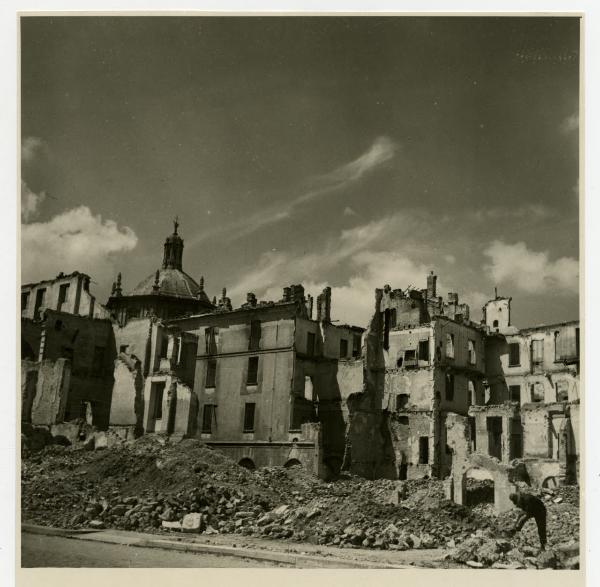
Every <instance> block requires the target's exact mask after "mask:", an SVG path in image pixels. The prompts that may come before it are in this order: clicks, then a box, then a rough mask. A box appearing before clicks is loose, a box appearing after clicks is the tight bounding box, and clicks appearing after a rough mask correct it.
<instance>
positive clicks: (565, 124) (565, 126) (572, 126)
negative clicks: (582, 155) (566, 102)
mask: <svg viewBox="0 0 600 587" xmlns="http://www.w3.org/2000/svg"><path fill="white" fill-rule="evenodd" d="M560 130H561V132H562V133H564V134H571V133H574V132H578V131H579V113H577V112H574V113H573V114H571V115H570V116H567V117H566V118H565V119H564V120H563V121H562V122H561V123H560Z"/></svg>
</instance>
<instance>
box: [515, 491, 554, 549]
mask: <svg viewBox="0 0 600 587" xmlns="http://www.w3.org/2000/svg"><path fill="white" fill-rule="evenodd" d="M509 498H510V501H512V502H513V503H514V504H515V506H517V507H518V508H519V509H521V510H523V513H522V514H521V515H520V516H519V519H518V521H517V524H516V526H515V529H514V531H513V532H519V531H520V530H521V528H523V526H524V525H525V522H527V520H529V518H534V519H535V523H536V524H537V529H538V534H539V536H540V544H541V545H542V550H545V549H546V506H545V505H544V502H543V501H542V500H541V499H539V498H538V497H535V495H530V494H529V493H511V494H510V495H509Z"/></svg>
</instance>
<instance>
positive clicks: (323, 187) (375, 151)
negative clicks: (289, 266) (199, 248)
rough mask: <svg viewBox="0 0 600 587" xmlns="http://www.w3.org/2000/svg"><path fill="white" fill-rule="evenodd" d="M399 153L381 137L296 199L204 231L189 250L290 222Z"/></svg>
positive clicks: (317, 181)
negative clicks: (221, 237) (299, 210)
mask: <svg viewBox="0 0 600 587" xmlns="http://www.w3.org/2000/svg"><path fill="white" fill-rule="evenodd" d="M396 150H397V145H396V143H394V142H393V141H392V140H391V139H390V138H388V137H378V138H377V139H375V141H374V142H373V144H372V145H371V147H370V148H369V149H368V150H367V151H366V152H365V153H363V154H362V155H360V156H359V157H358V158H356V159H354V160H353V161H350V162H349V163H346V164H344V165H341V166H340V167H337V168H336V169H334V170H332V171H330V172H329V173H326V174H324V175H320V176H318V177H316V178H313V180H312V182H311V183H312V186H311V187H310V188H309V189H307V190H306V191H305V192H304V193H302V194H301V195H299V196H297V197H296V198H294V199H292V200H290V201H286V202H282V203H277V204H274V205H272V206H269V207H266V208H262V209H261V210H260V211H257V212H256V213H255V214H251V215H250V216H247V217H243V218H241V219H240V220H238V221H235V222H231V223H229V224H225V225H222V226H219V227H216V228H215V229H214V230H208V231H204V232H203V233H202V234H201V235H199V236H198V237H196V238H192V239H190V242H189V243H188V247H189V246H194V245H197V244H199V243H200V242H203V241H205V240H207V239H209V238H213V237H214V236H215V235H217V234H220V233H223V232H227V233H228V235H229V237H228V238H229V240H232V239H239V238H242V237H244V236H247V235H249V234H253V233H254V232H256V231H257V230H259V229H261V228H263V227H265V226H268V225H271V224H275V223H277V222H280V221H281V220H285V219H286V218H290V217H291V216H292V214H293V212H294V210H295V209H296V208H298V207H299V206H301V205H303V204H307V203H308V202H311V201H312V200H315V199H317V198H320V197H323V196H328V195H331V194H334V193H337V192H340V191H343V190H344V189H345V188H347V187H349V186H350V185H352V184H354V183H356V182H357V181H359V180H360V179H361V178H362V177H364V176H365V175H366V174H367V173H369V172H371V171H373V170H374V169H376V168H377V167H380V166H381V165H383V164H384V163H386V162H387V161H389V160H390V159H392V158H393V157H394V154H395V153H396Z"/></svg>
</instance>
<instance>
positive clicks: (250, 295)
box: [246, 292, 256, 308]
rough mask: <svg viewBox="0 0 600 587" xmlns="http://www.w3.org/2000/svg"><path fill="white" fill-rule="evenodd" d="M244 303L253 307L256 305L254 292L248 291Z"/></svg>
mask: <svg viewBox="0 0 600 587" xmlns="http://www.w3.org/2000/svg"><path fill="white" fill-rule="evenodd" d="M246 304H247V305H249V306H252V307H253V308H254V306H256V295H254V293H252V292H248V293H247V294H246Z"/></svg>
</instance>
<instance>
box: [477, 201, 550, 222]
mask: <svg viewBox="0 0 600 587" xmlns="http://www.w3.org/2000/svg"><path fill="white" fill-rule="evenodd" d="M555 213H556V212H555V211H554V210H552V209H551V208H549V207H548V206H545V205H543V204H525V205H523V206H517V207H511V206H503V207H494V208H478V209H476V210H473V211H471V212H470V213H469V217H470V218H471V219H472V220H474V221H477V222H489V221H498V220H544V219H546V218H550V217H551V216H553V215H554V214H555Z"/></svg>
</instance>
